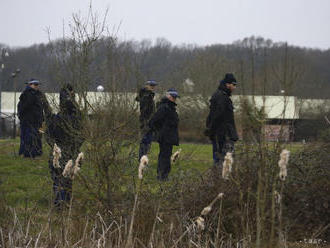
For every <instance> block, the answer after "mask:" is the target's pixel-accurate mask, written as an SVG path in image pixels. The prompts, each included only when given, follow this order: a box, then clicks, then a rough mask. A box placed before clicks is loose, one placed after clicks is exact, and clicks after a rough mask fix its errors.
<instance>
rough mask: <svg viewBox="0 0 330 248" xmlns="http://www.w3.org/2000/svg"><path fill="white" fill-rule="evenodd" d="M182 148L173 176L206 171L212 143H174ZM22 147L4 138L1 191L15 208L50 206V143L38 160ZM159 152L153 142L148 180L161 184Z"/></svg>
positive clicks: (0, 150) (0, 155)
mask: <svg viewBox="0 0 330 248" xmlns="http://www.w3.org/2000/svg"><path fill="white" fill-rule="evenodd" d="M179 148H181V149H182V153H181V159H180V162H179V163H175V164H173V165H172V170H171V175H172V174H175V173H177V171H178V170H179V169H181V170H188V169H194V170H198V171H201V172H203V171H205V170H206V169H207V168H209V166H210V165H212V151H211V146H210V145H196V144H182V145H180V147H176V146H174V147H173V153H174V152H175V151H176V150H178V149H179ZM18 149H19V139H16V140H0V181H1V184H0V192H1V193H2V194H5V199H6V203H7V204H8V205H9V206H12V207H21V206H26V205H27V204H28V205H29V206H31V205H35V204H37V205H39V206H47V205H48V204H50V201H51V195H52V181H51V178H50V172H49V168H48V154H49V147H48V145H47V144H46V143H45V142H44V147H43V155H42V156H41V157H40V158H37V159H30V158H23V157H21V156H18ZM158 151H159V148H158V144H157V143H153V144H152V150H151V154H150V156H149V159H150V164H149V168H148V170H147V172H146V177H145V183H150V184H155V185H156V184H158V182H157V180H156V174H157V156H158ZM136 166H138V162H137V165H136ZM85 169H86V170H87V168H86V167H85ZM82 170H84V168H83V169H82Z"/></svg>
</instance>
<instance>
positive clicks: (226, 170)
mask: <svg viewBox="0 0 330 248" xmlns="http://www.w3.org/2000/svg"><path fill="white" fill-rule="evenodd" d="M233 162H234V159H233V154H232V153H231V152H227V153H226V156H225V159H224V161H223V166H222V177H223V179H225V180H227V179H229V175H230V173H231V171H232V165H233Z"/></svg>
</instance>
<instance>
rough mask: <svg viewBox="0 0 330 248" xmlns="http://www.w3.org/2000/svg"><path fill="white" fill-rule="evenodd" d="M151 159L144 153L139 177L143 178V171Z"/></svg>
mask: <svg viewBox="0 0 330 248" xmlns="http://www.w3.org/2000/svg"><path fill="white" fill-rule="evenodd" d="M148 164H149V159H148V157H147V155H143V156H142V157H141V159H140V165H139V179H142V178H143V171H144V169H145V168H146V167H147V166H148Z"/></svg>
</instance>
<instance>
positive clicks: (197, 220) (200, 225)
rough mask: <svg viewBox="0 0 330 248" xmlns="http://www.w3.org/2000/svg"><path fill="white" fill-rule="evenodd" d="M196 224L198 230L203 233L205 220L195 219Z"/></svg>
mask: <svg viewBox="0 0 330 248" xmlns="http://www.w3.org/2000/svg"><path fill="white" fill-rule="evenodd" d="M196 223H197V227H198V229H199V230H201V231H203V230H204V229H205V220H204V218H203V217H202V216H199V217H197V219H196Z"/></svg>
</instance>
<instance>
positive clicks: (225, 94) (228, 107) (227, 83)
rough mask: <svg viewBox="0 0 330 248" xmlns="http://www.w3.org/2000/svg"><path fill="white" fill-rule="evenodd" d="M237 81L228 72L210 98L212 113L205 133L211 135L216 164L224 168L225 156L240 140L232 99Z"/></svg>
mask: <svg viewBox="0 0 330 248" xmlns="http://www.w3.org/2000/svg"><path fill="white" fill-rule="evenodd" d="M236 85H237V81H236V79H235V77H234V75H233V74H232V73H227V74H226V75H225V77H224V79H223V80H221V81H220V85H219V87H218V89H217V90H216V91H215V93H214V94H213V95H212V97H211V100H210V113H209V115H208V117H207V120H206V130H205V135H207V136H209V137H210V139H211V141H212V147H213V161H214V165H215V166H219V167H220V168H222V163H223V159H224V156H225V155H226V153H227V152H233V151H234V143H235V142H236V141H237V140H238V135H237V131H236V125H235V120H234V112H233V110H234V107H233V103H232V101H231V99H230V96H231V94H232V92H233V91H234V90H235V89H236Z"/></svg>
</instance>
